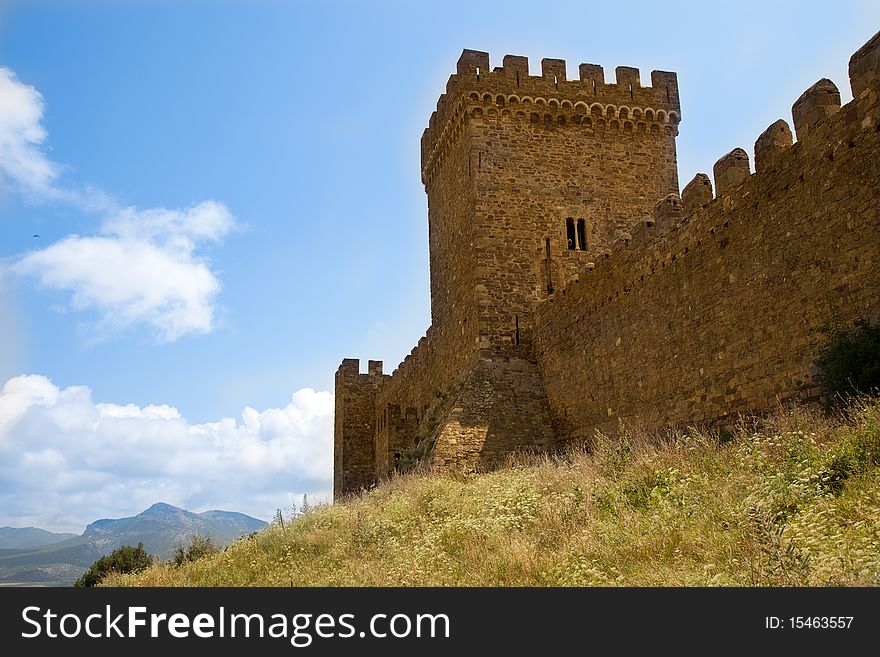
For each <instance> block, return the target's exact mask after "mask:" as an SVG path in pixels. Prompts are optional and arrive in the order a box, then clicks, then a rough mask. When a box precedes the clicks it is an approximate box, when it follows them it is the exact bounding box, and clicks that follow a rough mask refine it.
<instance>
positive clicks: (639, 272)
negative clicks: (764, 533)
mask: <svg viewBox="0 0 880 657" xmlns="http://www.w3.org/2000/svg"><path fill="white" fill-rule="evenodd" d="M864 102H866V101H864ZM864 102H862V103H861V104H859V106H858V107H857V106H856V103H855V101H854V102H853V103H851V104H850V105H848V106H847V107H845V108H843V109H841V111H840V112H839V113H838V114H835V115H834V116H833V117H832V118H830V119H826V120H825V121H824V122H823V123H820V124H818V125H816V126H813V127H812V128H811V131H810V134H809V135H808V136H807V137H806V138H804V139H803V140H802V141H800V142H798V143H797V144H795V145H794V146H793V147H791V148H789V149H788V150H786V151H785V152H783V153H780V154H778V155H776V156H775V157H774V161H773V162H772V163H770V164H767V165H766V166H762V168H761V170H760V171H759V173H757V174H755V175H753V176H751V177H749V178H747V179H746V180H744V181H742V182H740V183H737V184H736V185H734V186H733V187H732V188H729V189H727V190H726V191H724V192H723V193H722V195H721V196H720V197H719V198H716V199H715V200H714V201H713V202H711V203H710V204H709V205H707V206H706V207H704V208H702V209H697V210H696V211H694V212H693V213H692V214H690V215H689V216H686V217H685V218H684V220H683V222H682V223H681V224H679V225H678V226H677V227H675V228H673V229H671V230H669V231H668V232H667V233H665V234H664V235H661V236H660V237H657V238H654V239H653V240H652V241H650V242H648V243H647V244H641V245H639V246H636V247H634V248H621V249H617V250H615V251H614V252H613V253H612V255H611V257H610V258H609V259H607V260H604V261H601V262H599V263H597V267H596V269H595V270H593V271H592V272H591V273H589V274H587V275H585V276H582V278H581V280H580V282H579V283H578V284H576V285H573V286H571V287H569V288H568V289H567V290H566V291H565V293H564V294H557V295H556V298H555V299H554V300H553V301H552V302H545V303H543V304H542V305H541V307H540V308H539V309H538V311H537V314H536V341H537V350H536V351H537V355H538V359H539V363H540V366H541V369H542V373H543V377H544V382H545V387H546V390H547V394H548V399H549V403H550V407H551V414H552V416H553V418H554V421H555V423H556V425H557V426H558V427H559V428H560V430H561V432H562V433H564V434H565V435H567V436H568V437H575V436H586V435H589V434H591V433H592V432H593V431H594V430H595V429H603V430H611V431H613V430H614V429H616V428H617V418H618V417H623V418H628V419H630V420H634V421H640V422H641V423H642V424H644V425H647V426H648V427H649V428H655V427H662V426H667V425H676V424H688V423H695V422H716V421H720V422H726V421H727V420H726V418H727V419H728V420H729V419H731V418H732V417H734V416H735V415H736V414H737V413H739V412H751V411H755V410H762V409H766V408H767V407H768V406H770V405H773V404H775V403H776V400H777V399H785V398H789V397H793V396H800V397H807V398H809V397H816V396H817V395H819V394H820V391H819V390H818V389H817V388H815V386H814V385H813V384H812V383H811V381H812V379H813V374H814V370H813V363H814V362H815V358H816V356H817V352H818V348H819V345H820V343H821V341H822V340H823V335H822V334H821V333H819V332H817V329H818V328H819V327H821V326H822V325H823V324H824V323H825V322H827V321H828V320H829V319H830V318H831V317H832V315H833V314H834V313H839V314H840V316H841V317H842V318H843V319H846V320H852V319H854V318H856V317H867V318H872V319H875V320H876V319H878V314H880V277H878V272H880V204H878V189H880V158H878V157H877V153H878V152H880V132H878V130H877V126H878V125H880V110H878V105H877V104H876V101H875V103H874V104H873V105H871V106H870V107H866V106H865V104H864Z"/></svg>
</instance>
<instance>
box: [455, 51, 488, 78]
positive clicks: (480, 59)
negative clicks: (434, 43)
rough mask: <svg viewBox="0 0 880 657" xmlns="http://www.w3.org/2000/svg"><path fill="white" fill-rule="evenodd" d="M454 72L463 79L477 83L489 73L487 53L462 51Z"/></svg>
mask: <svg viewBox="0 0 880 657" xmlns="http://www.w3.org/2000/svg"><path fill="white" fill-rule="evenodd" d="M455 70H456V73H457V74H458V75H459V76H460V77H462V78H464V79H470V80H476V81H479V80H480V78H481V76H483V75H486V74H488V73H489V53H487V52H482V51H480V50H468V49H464V50H462V52H461V57H459V58H458V63H457V64H456V67H455Z"/></svg>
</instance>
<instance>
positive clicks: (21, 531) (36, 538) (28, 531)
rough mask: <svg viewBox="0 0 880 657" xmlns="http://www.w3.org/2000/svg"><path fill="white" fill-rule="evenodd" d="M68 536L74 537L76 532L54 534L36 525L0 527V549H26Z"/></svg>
mask: <svg viewBox="0 0 880 657" xmlns="http://www.w3.org/2000/svg"><path fill="white" fill-rule="evenodd" d="M68 538H76V534H56V533H55V532H47V531H46V530H45V529H38V528H36V527H0V550H28V549H31V548H37V547H42V546H43V545H49V544H50V543H60V542H61V541H66V540H67V539H68Z"/></svg>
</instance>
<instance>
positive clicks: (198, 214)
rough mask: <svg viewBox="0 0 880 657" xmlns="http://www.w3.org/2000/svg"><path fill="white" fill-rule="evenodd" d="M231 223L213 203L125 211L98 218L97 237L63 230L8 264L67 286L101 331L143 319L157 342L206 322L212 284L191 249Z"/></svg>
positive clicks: (209, 322) (211, 315)
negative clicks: (64, 233) (53, 240)
mask: <svg viewBox="0 0 880 657" xmlns="http://www.w3.org/2000/svg"><path fill="white" fill-rule="evenodd" d="M234 223H235V221H234V218H233V216H232V214H231V213H230V212H229V210H228V209H227V208H226V207H225V206H224V205H222V204H220V203H216V202H213V201H207V202H204V203H201V204H199V205H197V206H195V207H192V208H189V209H187V210H166V209H164V208H162V209H152V210H145V211H137V210H135V209H133V208H127V209H124V210H121V211H119V212H116V213H114V214H113V215H112V216H111V217H110V218H108V219H107V220H105V221H104V224H103V226H102V227H101V231H100V234H99V235H96V236H87V237H80V236H77V235H70V236H68V237H66V238H64V239H62V240H60V241H58V242H56V243H55V244H52V245H50V246H48V247H47V248H45V249H42V250H39V251H34V252H31V253H28V254H26V255H24V256H23V257H21V258H20V259H18V260H17V261H16V262H14V263H13V264H12V265H11V267H10V269H11V271H12V272H13V273H17V274H22V275H29V276H33V277H34V278H36V279H37V280H38V281H39V283H40V284H41V285H43V286H44V287H47V288H53V289H59V290H69V291H70V292H71V295H72V296H71V305H72V307H73V308H75V309H77V310H94V311H95V312H97V313H98V316H99V320H98V322H97V323H96V326H97V328H98V329H99V334H101V335H103V334H106V333H108V332H114V331H119V330H122V329H126V328H128V327H130V326H132V325H135V324H145V325H148V326H150V327H152V329H153V330H154V332H155V334H156V336H157V338H158V339H159V340H160V341H166V342H167V341H173V340H176V339H177V338H179V337H180V336H182V335H184V334H187V333H207V332H209V331H211V329H212V328H213V327H214V323H215V322H214V319H215V297H216V295H217V293H218V292H219V290H220V283H219V281H218V280H217V277H216V276H215V275H214V274H213V273H212V272H211V270H210V268H209V266H208V262H207V261H206V260H205V259H204V258H203V257H200V256H199V255H198V251H197V249H198V247H199V246H200V244H203V243H206V242H212V241H217V240H219V239H220V238H221V237H223V236H224V235H225V234H226V233H227V232H228V231H229V230H230V229H231V228H232V227H233V225H234Z"/></svg>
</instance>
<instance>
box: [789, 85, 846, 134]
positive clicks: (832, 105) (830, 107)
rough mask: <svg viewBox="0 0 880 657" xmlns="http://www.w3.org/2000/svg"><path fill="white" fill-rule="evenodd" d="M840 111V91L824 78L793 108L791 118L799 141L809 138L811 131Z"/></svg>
mask: <svg viewBox="0 0 880 657" xmlns="http://www.w3.org/2000/svg"><path fill="white" fill-rule="evenodd" d="M839 110H840V91H838V90H837V86H836V85H835V84H834V83H833V82H832V81H831V80H829V79H828V78H822V79H821V80H819V81H818V82H817V83H816V84H814V85H813V86H812V87H810V88H809V89H807V90H806V91H805V92H804V93H802V94H801V97H800V98H798V99H797V100H796V101H794V105H792V106H791V118H792V119H793V120H794V131H795V134H797V138H798V141H800V140H801V139H803V138H804V137H806V136H807V134H808V133H809V132H810V129H811V128H812V127H813V126H815V125H816V124H817V123H819V122H820V121H821V120H822V119H825V118H827V117H829V116H831V115H832V114H835V113H836V112H838V111H839Z"/></svg>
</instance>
